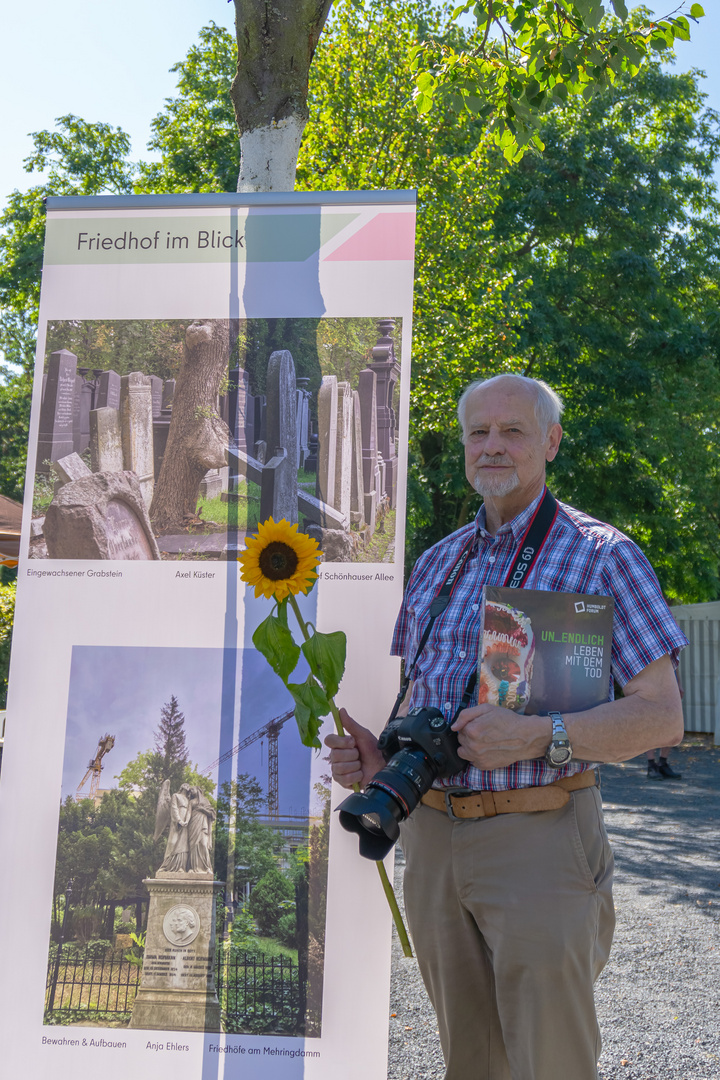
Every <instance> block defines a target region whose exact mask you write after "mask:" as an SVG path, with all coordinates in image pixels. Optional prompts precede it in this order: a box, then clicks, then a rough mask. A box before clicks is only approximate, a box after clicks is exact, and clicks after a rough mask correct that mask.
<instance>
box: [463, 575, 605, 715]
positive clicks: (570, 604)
mask: <svg viewBox="0 0 720 1080" xmlns="http://www.w3.org/2000/svg"><path fill="white" fill-rule="evenodd" d="M614 606H615V602H614V600H613V598H612V597H611V596H589V595H585V594H583V593H568V592H547V591H544V590H540V589H507V588H501V587H499V586H495V585H486V586H485V587H484V589H483V631H482V635H481V638H480V649H479V656H478V704H483V703H484V702H488V703H489V704H491V705H500V706H502V707H503V708H506V709H512V710H513V711H514V712H520V713H528V714H532V715H539V714H542V713H547V712H549V711H550V710H551V709H555V710H557V711H558V712H582V711H583V710H585V709H590V708H592V707H593V706H594V705H600V704H602V702H604V701H607V700H608V688H609V684H610V654H611V649H612V623H613V609H614Z"/></svg>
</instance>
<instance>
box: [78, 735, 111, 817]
mask: <svg viewBox="0 0 720 1080" xmlns="http://www.w3.org/2000/svg"><path fill="white" fill-rule="evenodd" d="M114 745H115V736H114V735H103V737H102V739H100V741H99V742H98V745H97V750H96V751H95V757H94V758H91V760H90V761H89V762H88V768H87V772H86V773H85V775H84V776H83V778H82V780H81V781H80V783H79V784H78V786H77V791H76V792H75V802H80V800H81V799H92V800H93V802H94V801H95V799H96V797H97V793H98V788H99V787H100V773H101V772H102V769H103V766H102V759H103V758H104V757H105V755H106V754H109V753H110V751H111V750H112V748H113V746H114ZM88 779H90V791H89V793H88V794H87V795H83V793H82V789H83V788H84V787H85V784H86V783H87V782H88Z"/></svg>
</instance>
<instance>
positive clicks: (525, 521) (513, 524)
mask: <svg viewBox="0 0 720 1080" xmlns="http://www.w3.org/2000/svg"><path fill="white" fill-rule="evenodd" d="M545 491H546V488H545V487H543V489H542V491H541V492H540V494H539V495H538V497H537V498H536V499H533V501H532V502H531V503H530V505H529V506H526V507H525V509H524V510H521V512H520V513H519V514H518V515H517V517H514V518H513V519H512V521H508V522H506V523H505V525H501V526H500V528H499V529H498V531H497V533H496V534H495V535H496V536H503V535H504V534H505V533H508V532H509V533H512V538H513V541H514V542H515V543H517V541H518V540H521V539H522V538H523V536H524V535H525V533H526V532H527V530H528V526H529V525H530V521H531V519H532V516H533V514H534V513H535V511H536V510H537V508H538V506H539V505H540V502H541V500H542V497H543V495H544V494H545ZM475 529H476V531H477V533H478V534H479V535H480V536H488V535H489V533H488V532H487V527H486V518H485V503H483V504H482V506H481V507H480V509H479V510H478V512H477V515H476V517H475Z"/></svg>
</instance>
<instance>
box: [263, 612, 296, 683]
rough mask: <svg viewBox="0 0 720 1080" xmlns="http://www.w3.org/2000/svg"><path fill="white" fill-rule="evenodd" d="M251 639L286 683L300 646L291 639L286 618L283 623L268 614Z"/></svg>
mask: <svg viewBox="0 0 720 1080" xmlns="http://www.w3.org/2000/svg"><path fill="white" fill-rule="evenodd" d="M252 640H253V645H254V646H255V648H256V649H257V651H258V652H261V653H262V654H263V656H264V657H265V659H266V660H267V662H268V664H269V665H270V667H271V668H272V669H273V671H274V672H275V673H276V674H277V675H279V676H280V678H281V679H282V681H283V682H284V683H287V681H288V679H289V677H290V675H291V674H292V672H293V671H294V670H295V668H296V667H297V662H298V660H299V659H300V647H299V646H298V645H296V644H295V642H294V641H293V636H292V634H291V633H290V631H289V630H288V628H287V620H286V623H285V625H283V623H282V620H281V619H278V618H276V617H275V616H274V615H268V617H267V619H265V621H264V622H261V623H260V625H259V626H258V628H257V630H256V631H255V633H254V634H253V637H252Z"/></svg>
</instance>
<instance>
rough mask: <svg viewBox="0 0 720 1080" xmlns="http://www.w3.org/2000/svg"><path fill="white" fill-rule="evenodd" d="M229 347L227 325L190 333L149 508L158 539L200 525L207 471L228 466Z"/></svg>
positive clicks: (198, 325) (199, 326)
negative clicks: (224, 398)
mask: <svg viewBox="0 0 720 1080" xmlns="http://www.w3.org/2000/svg"><path fill="white" fill-rule="evenodd" d="M230 347H231V333H230V323H229V322H228V321H227V320H213V321H212V322H194V323H192V325H190V326H188V328H187V330H186V331H185V353H184V358H183V365H182V368H181V370H180V374H179V375H178V378H177V383H176V385H175V396H174V397H173V405H172V419H171V421H170V430H169V432H168V440H167V446H166V448H165V454H164V455H163V460H162V465H161V467H160V475H159V477H158V479H157V482H156V484H155V494H154V496H153V501H152V505H151V507H150V519H151V521H152V524H153V528H154V529H155V530H156V532H157V533H158V534H161V533H168V532H171V531H173V530H175V529H181V528H183V527H187V525H188V524H189V523H190V522H192V521H194V520H195V517H196V515H195V510H196V507H197V500H198V493H199V491H200V481H201V480H202V478H203V476H204V475H205V473H206V472H207V471H208V469H221V468H222V467H223V466H224V465H225V464H226V456H225V451H226V449H227V446H228V443H229V439H230V432H229V430H228V427H227V425H226V424H225V423H224V422H223V421H222V420H221V419H220V416H219V415H218V411H217V406H218V393H219V391H220V383H221V381H222V379H223V377H224V376H225V374H226V372H227V369H228V361H229V358H230Z"/></svg>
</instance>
